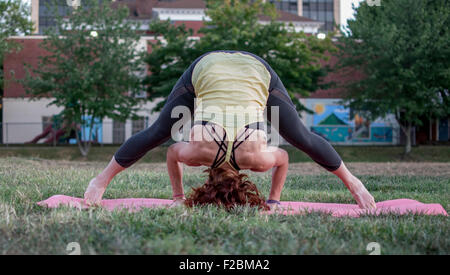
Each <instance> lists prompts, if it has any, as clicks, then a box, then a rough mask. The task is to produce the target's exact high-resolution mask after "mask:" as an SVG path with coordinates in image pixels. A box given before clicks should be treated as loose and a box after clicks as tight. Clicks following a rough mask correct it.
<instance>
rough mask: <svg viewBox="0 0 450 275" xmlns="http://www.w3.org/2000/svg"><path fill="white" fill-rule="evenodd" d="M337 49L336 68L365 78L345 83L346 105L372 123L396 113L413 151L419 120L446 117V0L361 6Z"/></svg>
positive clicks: (449, 15)
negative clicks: (363, 113) (349, 70)
mask: <svg viewBox="0 0 450 275" xmlns="http://www.w3.org/2000/svg"><path fill="white" fill-rule="evenodd" d="M356 11H357V14H356V17H355V19H354V20H351V21H350V22H349V23H348V25H349V30H350V31H349V32H347V33H346V35H344V36H343V37H342V38H341V39H340V44H339V51H338V53H339V58H340V68H341V69H342V68H349V67H351V68H354V69H356V70H360V71H361V72H363V73H364V75H365V77H364V78H363V79H362V80H358V81H354V82H351V83H348V84H347V85H345V86H346V88H347V92H348V93H347V95H346V97H345V99H344V102H345V104H346V105H348V106H349V107H350V108H352V109H354V110H355V111H365V112H366V114H367V115H368V116H369V117H370V118H372V119H374V118H377V117H379V116H385V115H387V114H394V115H395V117H396V119H397V122H398V123H399V125H400V127H401V129H402V131H403V132H404V134H405V136H406V146H405V155H406V154H408V153H409V152H410V151H411V129H412V127H413V126H414V125H416V126H420V125H421V124H422V121H421V119H422V118H423V117H442V116H446V115H448V114H450V100H449V99H450V97H449V92H448V89H449V87H450V47H449V46H448V43H449V41H450V32H449V26H450V1H448V0H383V2H382V5H381V6H369V5H368V4H367V3H361V5H360V6H359V8H358V9H357V10H356Z"/></svg>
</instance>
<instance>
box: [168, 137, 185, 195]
mask: <svg viewBox="0 0 450 275" xmlns="http://www.w3.org/2000/svg"><path fill="white" fill-rule="evenodd" d="M186 146H189V144H188V143H184V142H179V143H175V144H172V145H171V146H169V148H168V149H167V170H168V173H169V178H170V183H171V184H172V195H173V198H174V200H175V199H177V198H181V199H182V198H184V189H183V163H182V162H181V159H180V155H181V151H182V150H183V149H184V148H186Z"/></svg>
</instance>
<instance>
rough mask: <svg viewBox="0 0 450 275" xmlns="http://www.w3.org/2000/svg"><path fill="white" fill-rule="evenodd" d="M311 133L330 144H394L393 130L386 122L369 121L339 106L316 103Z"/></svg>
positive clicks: (312, 105)
mask: <svg viewBox="0 0 450 275" xmlns="http://www.w3.org/2000/svg"><path fill="white" fill-rule="evenodd" d="M309 107H310V108H311V109H312V110H313V111H314V115H312V123H311V125H310V128H311V131H312V132H314V133H316V134H318V135H320V136H322V137H324V138H325V139H327V140H328V141H330V142H338V143H349V144H351V143H393V128H392V126H390V125H388V124H387V123H386V122H385V121H383V120H381V119H377V120H376V121H373V122H372V121H369V120H368V119H367V118H365V117H364V116H363V115H361V114H358V113H353V112H351V110H350V109H349V108H345V107H344V106H342V105H338V104H327V103H323V102H315V103H313V104H310V106H309Z"/></svg>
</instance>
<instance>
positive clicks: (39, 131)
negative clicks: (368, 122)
mask: <svg viewBox="0 0 450 275" xmlns="http://www.w3.org/2000/svg"><path fill="white" fill-rule="evenodd" d="M150 124H151V123H150V122H149V120H148V119H145V118H144V119H142V120H137V121H127V122H119V121H111V120H110V121H102V122H99V123H97V124H95V125H94V127H93V129H92V134H91V137H90V139H89V138H88V135H89V131H90V128H89V127H80V128H79V134H80V138H81V140H83V141H86V140H92V141H93V142H94V143H97V144H100V145H103V144H122V143H123V142H125V140H127V139H128V138H129V137H131V136H132V135H133V134H135V133H137V132H139V131H141V130H143V129H145V128H147V127H148V126H149V125H150ZM51 125H52V124H51V123H49V122H45V121H44V122H6V123H3V124H2V123H0V128H1V131H0V132H1V135H0V143H1V144H4V145H5V146H9V145H14V144H16V145H19V144H33V143H37V144H47V145H49V146H56V145H62V144H76V133H75V132H74V131H72V132H69V131H61V129H55V128H53V127H51ZM310 130H311V131H312V132H314V133H316V134H318V135H320V136H322V137H324V138H325V139H327V140H328V141H329V142H330V143H331V144H333V145H399V144H403V143H404V134H403V133H402V131H401V130H400V129H399V128H397V127H394V126H391V127H389V126H388V127H370V129H369V131H370V132H369V133H365V136H364V134H363V135H362V134H360V133H361V131H359V129H355V128H354V127H352V126H333V125H330V126H312V127H310ZM267 133H268V137H269V138H270V137H274V136H276V139H277V142H276V143H277V144H271V145H283V144H287V143H286V141H285V140H284V139H283V138H281V137H280V136H279V135H278V134H277V133H276V134H275V135H271V133H270V127H267ZM269 134H270V135H269ZM412 134H413V136H412V140H413V144H414V143H415V142H414V141H415V130H413V131H412Z"/></svg>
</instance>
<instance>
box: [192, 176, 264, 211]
mask: <svg viewBox="0 0 450 275" xmlns="http://www.w3.org/2000/svg"><path fill="white" fill-rule="evenodd" d="M204 172H206V173H208V179H207V180H206V182H205V184H203V185H202V186H200V187H198V188H193V192H192V193H191V194H189V195H188V196H187V198H186V202H185V204H186V206H188V207H193V206H194V205H205V204H216V205H219V206H222V207H224V208H225V209H226V210H228V211H229V210H231V209H233V208H234V207H235V206H236V205H248V206H252V207H258V208H259V209H262V210H270V208H269V206H268V205H267V204H266V201H265V199H264V197H263V196H262V195H261V194H260V193H259V191H258V189H257V188H256V185H255V184H254V183H253V182H251V181H249V180H248V176H247V175H246V174H239V172H237V171H235V170H232V169H223V168H220V167H219V168H209V169H206V170H205V171H204Z"/></svg>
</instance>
